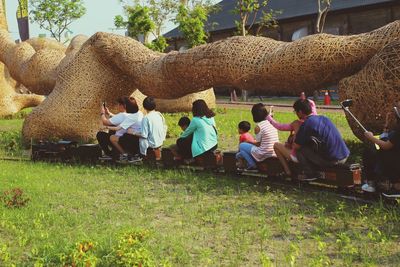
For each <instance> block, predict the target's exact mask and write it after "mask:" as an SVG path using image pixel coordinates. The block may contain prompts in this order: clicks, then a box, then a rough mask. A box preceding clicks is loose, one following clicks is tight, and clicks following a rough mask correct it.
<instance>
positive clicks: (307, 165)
mask: <svg viewBox="0 0 400 267" xmlns="http://www.w3.org/2000/svg"><path fill="white" fill-rule="evenodd" d="M296 156H297V159H298V161H299V164H300V166H301V168H302V169H303V171H304V174H305V175H306V176H307V177H308V178H312V177H313V176H316V171H315V166H323V162H322V161H323V159H322V158H321V156H320V155H318V154H317V153H315V151H314V150H313V149H311V148H310V147H307V146H303V147H301V148H300V149H298V150H297V151H296Z"/></svg>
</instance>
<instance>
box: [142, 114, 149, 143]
mask: <svg viewBox="0 0 400 267" xmlns="http://www.w3.org/2000/svg"><path fill="white" fill-rule="evenodd" d="M148 136H149V120H148V119H147V117H144V118H143V120H142V132H141V133H140V137H142V138H145V139H147V137H148Z"/></svg>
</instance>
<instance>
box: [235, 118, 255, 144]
mask: <svg viewBox="0 0 400 267" xmlns="http://www.w3.org/2000/svg"><path fill="white" fill-rule="evenodd" d="M238 128H239V129H238V130H239V134H240V137H239V144H240V143H243V142H246V143H251V144H254V143H255V142H256V140H254V138H253V136H252V135H251V134H250V133H249V131H250V128H251V125H250V122H248V121H241V122H240V123H239V125H238Z"/></svg>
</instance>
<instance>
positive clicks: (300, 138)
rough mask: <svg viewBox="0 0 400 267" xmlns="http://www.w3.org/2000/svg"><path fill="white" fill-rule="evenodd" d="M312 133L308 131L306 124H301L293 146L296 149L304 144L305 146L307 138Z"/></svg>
mask: <svg viewBox="0 0 400 267" xmlns="http://www.w3.org/2000/svg"><path fill="white" fill-rule="evenodd" d="M309 136H310V135H309V134H308V133H307V129H306V128H305V126H304V125H302V126H300V128H299V130H298V132H297V134H296V139H295V140H294V142H293V144H292V148H293V149H295V150H298V149H300V148H301V147H302V146H304V145H305V144H306V142H307V138H308V137H309Z"/></svg>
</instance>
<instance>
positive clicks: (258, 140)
mask: <svg viewBox="0 0 400 267" xmlns="http://www.w3.org/2000/svg"><path fill="white" fill-rule="evenodd" d="M254 133H255V134H256V140H255V142H254V143H253V144H254V145H255V146H260V145H261V129H260V127H259V126H258V125H257V126H256V128H254Z"/></svg>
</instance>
